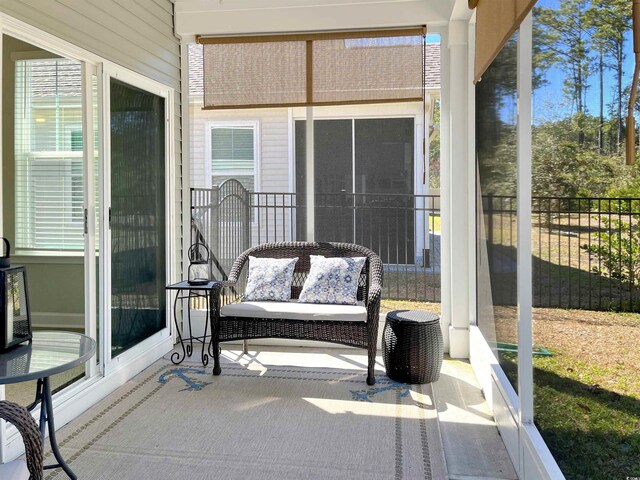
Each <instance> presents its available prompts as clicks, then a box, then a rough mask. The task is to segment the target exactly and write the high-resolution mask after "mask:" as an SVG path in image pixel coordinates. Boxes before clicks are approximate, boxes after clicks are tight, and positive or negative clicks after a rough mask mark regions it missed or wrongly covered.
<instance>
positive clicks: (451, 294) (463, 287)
mask: <svg viewBox="0 0 640 480" xmlns="http://www.w3.org/2000/svg"><path fill="white" fill-rule="evenodd" d="M468 26H469V24H468V22H466V21H452V22H450V23H449V36H448V42H447V47H448V53H449V82H448V83H449V88H448V98H449V136H448V137H449V138H448V141H449V156H448V159H449V162H448V163H449V167H448V168H447V171H446V184H445V189H444V190H445V191H444V192H443V200H444V203H445V204H446V207H447V208H446V212H443V217H444V218H446V221H445V222H443V223H444V225H443V238H442V241H443V245H444V248H445V250H447V251H448V254H447V256H446V257H447V258H446V263H445V262H444V260H445V259H443V264H444V269H445V270H446V269H448V270H449V272H448V274H447V275H443V277H442V283H443V285H442V287H443V292H442V294H443V299H442V300H443V313H445V314H446V315H448V316H449V322H448V323H449V355H450V356H451V357H452V358H469V321H470V318H471V315H470V312H471V308H472V307H473V306H472V305H470V303H469V297H470V295H469V292H470V289H471V288H475V286H474V285H475V282H474V281H473V279H472V278H471V275H472V274H473V272H474V271H473V270H472V269H471V268H470V258H469V250H470V248H469V245H470V242H474V241H475V237H472V236H471V235H470V231H472V230H470V229H469V225H470V223H473V222H474V221H475V215H474V208H473V199H474V196H473V190H471V189H470V188H469V185H470V184H471V183H472V182H470V178H469V176H470V171H471V172H472V171H473V170H472V169H471V168H469V163H470V162H473V155H472V154H471V152H470V148H469V142H468V140H469V129H470V125H472V124H473V123H472V122H469V115H470V109H469V101H470V98H469V81H470V77H469V69H468ZM471 111H473V110H471ZM472 164H473V163H472ZM445 284H446V286H445ZM445 304H446V305H447V307H446V309H445V307H444V305H445Z"/></svg>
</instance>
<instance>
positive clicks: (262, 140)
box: [190, 103, 289, 192]
mask: <svg viewBox="0 0 640 480" xmlns="http://www.w3.org/2000/svg"><path fill="white" fill-rule="evenodd" d="M190 115H191V186H192V187H196V188H209V187H211V167H210V165H209V164H208V162H207V158H208V153H207V151H206V150H207V147H206V137H207V135H208V133H207V125H208V124H209V123H211V122H234V121H255V122H257V123H258V141H259V150H258V162H259V165H258V172H259V175H258V179H257V185H256V187H257V189H256V191H259V192H260V191H262V192H287V191H289V183H288V181H289V180H288V177H289V150H288V149H289V147H288V142H289V135H288V125H289V123H288V120H289V116H288V109H287V108H261V109H252V110H221V111H217V112H213V111H211V110H202V109H201V108H200V104H199V103H192V104H191V111H190Z"/></svg>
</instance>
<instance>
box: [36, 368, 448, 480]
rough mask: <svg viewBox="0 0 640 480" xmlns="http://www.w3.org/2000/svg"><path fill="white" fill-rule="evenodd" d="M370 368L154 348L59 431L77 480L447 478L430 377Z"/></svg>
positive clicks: (57, 474) (49, 474)
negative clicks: (148, 358) (266, 363)
mask: <svg viewBox="0 0 640 480" xmlns="http://www.w3.org/2000/svg"><path fill="white" fill-rule="evenodd" d="M377 375H378V378H377V384H376V385H375V386H372V387H369V386H367V385H366V383H365V373H364V371H363V370H360V369H358V370H355V369H354V370H344V369H324V368H302V367H288V366H274V367H267V368H266V369H262V370H261V371H256V370H249V369H247V367H245V366H242V365H240V364H238V363H227V364H223V372H222V375H221V376H219V377H213V376H212V375H211V367H208V368H206V369H205V368H203V367H201V366H198V365H197V364H182V365H180V366H175V365H173V364H171V363H170V362H168V361H166V360H164V359H163V360H160V361H159V362H157V363H155V364H154V365H153V366H152V367H150V368H149V369H147V370H145V371H144V372H142V373H141V374H139V375H138V376H137V377H135V378H134V379H132V380H131V381H129V382H128V383H127V384H126V385H124V386H123V387H121V388H120V389H118V390H117V391H116V392H114V393H113V394H112V395H110V396H109V397H107V398H106V399H105V400H103V401H102V402H100V403H99V404H98V405H96V406H95V407H93V408H92V409H90V410H88V411H87V412H85V413H84V414H82V415H81V416H80V417H79V418H77V419H76V420H74V421H73V422H72V423H70V424H69V425H67V426H65V427H64V428H62V429H61V430H60V431H59V432H58V441H59V444H60V448H61V451H62V454H63V456H64V458H66V459H67V461H68V463H69V465H70V466H71V468H72V470H73V471H74V472H75V473H76V474H77V475H78V478H79V479H91V480H98V479H123V480H126V479H135V480H144V479H152V480H161V479H189V480H196V479H225V480H226V479H229V480H234V479H242V480H246V479H266V480H281V479H296V480H298V479H349V480H354V479H367V480H372V479H398V480H399V479H436V480H440V479H444V478H446V467H445V461H444V453H443V450H442V443H441V439H440V434H439V429H438V422H437V413H436V410H435V408H434V402H433V397H432V394H431V388H430V386H429V385H416V386H408V385H404V384H399V383H396V382H393V381H391V380H389V379H388V378H387V377H385V376H384V373H382V372H378V373H377ZM50 461H51V454H50V453H48V454H47V457H46V458H45V462H46V463H47V462H50ZM45 473H46V478H48V479H53V478H56V479H65V478H66V476H65V475H64V473H63V472H62V471H61V470H50V471H47V472H45Z"/></svg>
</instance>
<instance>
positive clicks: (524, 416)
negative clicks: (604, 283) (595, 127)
mask: <svg viewBox="0 0 640 480" xmlns="http://www.w3.org/2000/svg"><path fill="white" fill-rule="evenodd" d="M532 28H533V27H532V20H531V13H529V15H527V17H526V18H525V19H524V21H523V22H522V24H521V25H520V34H519V36H518V252H517V255H518V257H517V258H518V274H517V275H518V400H519V402H520V408H519V409H518V413H519V415H520V419H519V420H520V425H521V426H522V425H533V355H532V344H533V338H532V336H533V335H532V304H533V303H532V302H533V299H532V297H533V285H532V279H533V276H532V260H531V94H532V92H531V76H532V64H531V63H532V62H531V58H532V42H533V41H532ZM520 471H521V472H522V471H524V470H523V466H521V470H520Z"/></svg>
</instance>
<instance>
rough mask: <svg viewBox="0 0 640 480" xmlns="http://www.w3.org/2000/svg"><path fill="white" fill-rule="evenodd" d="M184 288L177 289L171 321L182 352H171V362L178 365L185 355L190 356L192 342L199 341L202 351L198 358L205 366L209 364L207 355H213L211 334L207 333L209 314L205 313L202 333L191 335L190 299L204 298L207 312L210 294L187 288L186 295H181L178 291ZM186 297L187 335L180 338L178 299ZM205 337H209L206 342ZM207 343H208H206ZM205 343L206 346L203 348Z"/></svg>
mask: <svg viewBox="0 0 640 480" xmlns="http://www.w3.org/2000/svg"><path fill="white" fill-rule="evenodd" d="M182 291H184V290H179V291H178V294H177V295H176V298H175V300H174V302H173V321H174V325H175V327H176V332H177V334H178V341H179V342H180V347H182V353H181V352H179V351H177V352H173V353H172V354H171V362H172V363H173V364H174V365H179V364H180V363H182V362H183V361H184V359H185V358H186V357H189V358H191V355H192V354H193V342H194V340H195V341H196V342H199V343H201V344H202V353H201V355H200V360H201V361H202V365H204V366H205V367H206V366H207V365H208V364H209V357H213V344H212V342H211V335H210V334H208V331H209V323H210V321H209V315H208V314H207V319H206V320H205V322H204V335H202V336H193V335H192V332H193V330H192V325H191V300H192V299H194V298H204V299H205V300H206V304H207V312H209V311H210V307H211V305H210V295H209V292H206V293H200V292H199V291H197V290H188V294H187V295H183V294H181V293H180V292H182ZM184 299H187V301H188V302H189V304H188V306H187V323H188V325H189V333H190V335H189V337H188V338H182V333H181V332H180V326H179V325H178V300H184ZM207 337H209V342H207ZM207 343H208V345H207ZM205 345H207V346H206V348H205Z"/></svg>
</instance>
